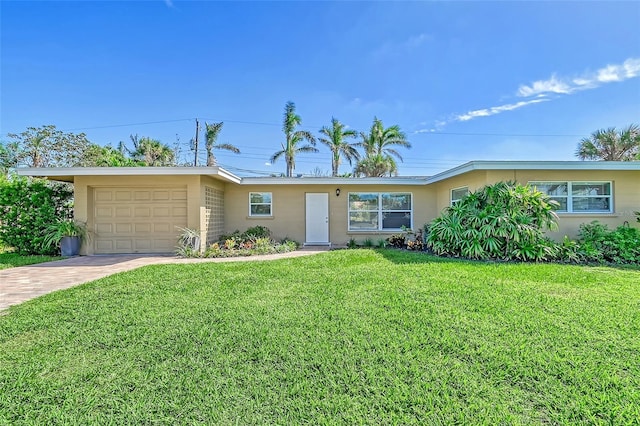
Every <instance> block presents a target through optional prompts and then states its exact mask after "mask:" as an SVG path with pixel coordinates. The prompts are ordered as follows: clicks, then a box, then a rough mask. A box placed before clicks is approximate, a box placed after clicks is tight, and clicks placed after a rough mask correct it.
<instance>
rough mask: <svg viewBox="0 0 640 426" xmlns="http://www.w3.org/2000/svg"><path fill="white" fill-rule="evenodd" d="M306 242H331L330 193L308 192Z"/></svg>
mask: <svg viewBox="0 0 640 426" xmlns="http://www.w3.org/2000/svg"><path fill="white" fill-rule="evenodd" d="M306 228H307V230H306V237H305V238H306V240H305V244H329V194H327V193H325V192H323V193H307V194H306Z"/></svg>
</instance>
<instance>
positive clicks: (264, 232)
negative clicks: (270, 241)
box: [242, 225, 271, 239]
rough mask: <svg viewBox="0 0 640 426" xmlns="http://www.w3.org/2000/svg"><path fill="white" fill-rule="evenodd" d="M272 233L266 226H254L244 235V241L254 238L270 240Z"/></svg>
mask: <svg viewBox="0 0 640 426" xmlns="http://www.w3.org/2000/svg"><path fill="white" fill-rule="evenodd" d="M270 236H271V231H270V230H269V228H267V227H266V226H261V225H258V226H253V227H251V228H249V229H247V230H246V231H244V232H243V233H242V237H243V238H244V239H250V238H251V237H254V238H269V237H270Z"/></svg>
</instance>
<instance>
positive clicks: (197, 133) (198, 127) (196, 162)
mask: <svg viewBox="0 0 640 426" xmlns="http://www.w3.org/2000/svg"><path fill="white" fill-rule="evenodd" d="M199 134H200V122H199V121H198V119H197V118H196V141H195V152H196V155H195V157H194V159H193V166H194V167H198V135H199Z"/></svg>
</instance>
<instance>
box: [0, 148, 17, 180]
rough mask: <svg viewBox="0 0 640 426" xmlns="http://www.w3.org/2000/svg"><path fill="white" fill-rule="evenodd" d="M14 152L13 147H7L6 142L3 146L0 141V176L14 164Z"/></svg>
mask: <svg viewBox="0 0 640 426" xmlns="http://www.w3.org/2000/svg"><path fill="white" fill-rule="evenodd" d="M15 152H16V151H15V149H14V148H9V146H8V144H7V146H5V144H4V143H3V142H0V176H5V175H7V173H9V169H12V168H14V167H15V166H16V158H15Z"/></svg>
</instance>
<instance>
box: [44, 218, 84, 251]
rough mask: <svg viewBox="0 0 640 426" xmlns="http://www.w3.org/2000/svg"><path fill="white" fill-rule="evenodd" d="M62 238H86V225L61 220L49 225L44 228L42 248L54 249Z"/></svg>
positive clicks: (71, 220) (69, 220) (74, 221)
mask: <svg viewBox="0 0 640 426" xmlns="http://www.w3.org/2000/svg"><path fill="white" fill-rule="evenodd" d="M63 237H78V238H80V240H84V239H86V238H88V237H89V233H88V230H87V224H86V223H84V222H80V221H76V220H73V219H61V220H58V221H56V222H54V223H51V224H49V225H48V226H47V227H46V228H45V237H44V241H43V244H44V247H46V248H51V247H56V246H57V245H58V244H59V243H60V240H62V238H63Z"/></svg>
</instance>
